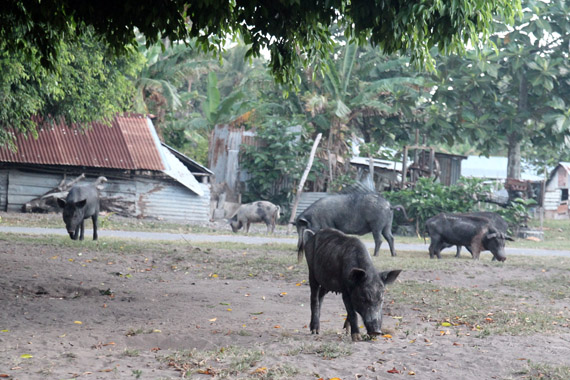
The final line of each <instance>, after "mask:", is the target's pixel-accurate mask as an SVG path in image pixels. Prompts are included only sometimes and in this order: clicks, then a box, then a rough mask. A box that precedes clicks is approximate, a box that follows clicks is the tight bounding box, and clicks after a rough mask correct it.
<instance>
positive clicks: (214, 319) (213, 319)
mask: <svg viewBox="0 0 570 380" xmlns="http://www.w3.org/2000/svg"><path fill="white" fill-rule="evenodd" d="M216 319H218V318H212V319H208V321H210V322H216Z"/></svg>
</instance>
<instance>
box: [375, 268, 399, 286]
mask: <svg viewBox="0 0 570 380" xmlns="http://www.w3.org/2000/svg"><path fill="white" fill-rule="evenodd" d="M400 272H402V270H401V269H395V270H390V271H384V272H381V273H380V278H381V279H382V282H383V283H384V285H389V284H391V283H393V282H394V281H396V278H398V275H399V274H400Z"/></svg>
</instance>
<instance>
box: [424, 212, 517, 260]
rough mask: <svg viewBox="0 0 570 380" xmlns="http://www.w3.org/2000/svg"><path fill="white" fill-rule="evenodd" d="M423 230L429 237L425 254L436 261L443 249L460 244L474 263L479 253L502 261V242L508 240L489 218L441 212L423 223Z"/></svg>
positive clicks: (503, 243) (503, 258) (503, 244)
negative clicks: (485, 253) (488, 253)
mask: <svg viewBox="0 0 570 380" xmlns="http://www.w3.org/2000/svg"><path fill="white" fill-rule="evenodd" d="M426 229H427V232H428V234H429V236H430V238H431V242H430V245H429V255H430V257H431V258H434V256H437V258H438V259H439V258H441V256H440V252H441V250H442V249H443V248H446V247H449V246H452V245H463V246H466V247H469V251H471V254H472V255H473V259H475V260H479V255H480V254H481V251H485V250H489V251H491V253H492V254H493V256H494V257H495V258H496V259H497V260H499V261H505V260H506V259H507V256H506V255H505V240H512V239H511V238H510V237H508V236H505V234H504V233H502V232H501V231H499V230H498V229H497V228H496V227H495V225H494V224H493V223H492V222H491V221H490V220H489V219H487V218H483V217H479V216H473V215H465V214H447V213H441V214H438V215H436V216H434V217H432V218H430V219H428V220H427V221H426Z"/></svg>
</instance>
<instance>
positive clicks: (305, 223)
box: [295, 218, 309, 227]
mask: <svg viewBox="0 0 570 380" xmlns="http://www.w3.org/2000/svg"><path fill="white" fill-rule="evenodd" d="M295 225H296V226H305V227H309V221H308V220H307V219H306V218H299V220H297V223H296V224H295Z"/></svg>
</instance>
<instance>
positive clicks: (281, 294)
mask: <svg viewBox="0 0 570 380" xmlns="http://www.w3.org/2000/svg"><path fill="white" fill-rule="evenodd" d="M279 295H280V296H281V297H283V296H285V295H287V292H283V293H279Z"/></svg>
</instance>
